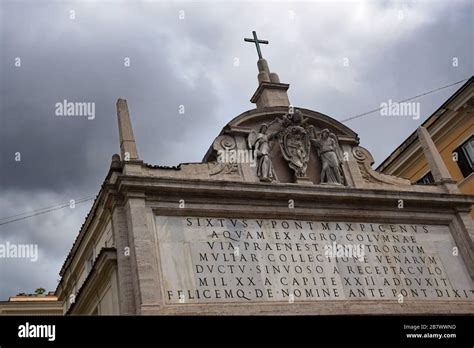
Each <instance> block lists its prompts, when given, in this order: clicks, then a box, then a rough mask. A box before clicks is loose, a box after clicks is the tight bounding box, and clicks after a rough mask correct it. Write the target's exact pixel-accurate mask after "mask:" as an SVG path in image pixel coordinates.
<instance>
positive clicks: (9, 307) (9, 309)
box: [0, 291, 63, 315]
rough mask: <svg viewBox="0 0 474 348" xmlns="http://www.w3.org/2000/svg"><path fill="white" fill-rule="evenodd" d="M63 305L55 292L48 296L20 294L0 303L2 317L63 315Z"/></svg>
mask: <svg viewBox="0 0 474 348" xmlns="http://www.w3.org/2000/svg"><path fill="white" fill-rule="evenodd" d="M62 314H63V307H62V303H61V302H59V301H58V298H57V297H56V296H55V295H54V292H53V291H50V292H49V293H47V294H18V295H16V296H12V297H10V298H9V299H8V301H0V315H62Z"/></svg>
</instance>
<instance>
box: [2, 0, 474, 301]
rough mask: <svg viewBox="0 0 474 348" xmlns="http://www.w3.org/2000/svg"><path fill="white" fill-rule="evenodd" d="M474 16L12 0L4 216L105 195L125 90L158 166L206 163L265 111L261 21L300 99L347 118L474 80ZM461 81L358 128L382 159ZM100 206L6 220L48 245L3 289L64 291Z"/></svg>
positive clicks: (438, 7)
mask: <svg viewBox="0 0 474 348" xmlns="http://www.w3.org/2000/svg"><path fill="white" fill-rule="evenodd" d="M71 11H74V16H75V18H74V19H71V15H72V12H71ZM473 11H474V8H473V2H472V1H457V0H454V1H425V2H423V1H416V2H406V1H404V2H395V1H393V2H392V1H380V2H379V1H368V2H362V1H361V2H299V3H289V2H268V1H265V2H258V1H256V2H243V1H242V2H241V1H233V2H227V3H226V2H217V1H209V2H197V3H191V2H170V1H146V2H145V1H134V2H132V1H81V2H78V1H64V2H59V1H7V0H0V154H1V157H0V168H1V172H0V218H2V217H6V216H10V215H15V214H18V213H22V212H25V211H30V210H34V209H37V208H41V207H46V206H51V205H54V204H56V203H59V202H67V201H69V200H70V199H77V198H81V197H86V196H93V195H95V194H96V193H97V192H98V189H99V187H100V184H101V183H102V181H103V179H104V177H105V175H106V173H107V171H108V168H109V165H110V158H111V156H112V154H113V153H117V152H119V147H118V140H117V137H118V136H117V133H118V131H117V121H116V111H115V102H116V100H117V98H118V97H124V98H126V99H127V100H128V105H129V108H130V112H131V117H132V123H133V127H134V132H135V136H136V139H137V146H138V151H139V155H140V157H141V158H142V159H143V160H144V161H145V162H148V163H151V164H166V165H176V164H178V163H180V162H195V161H200V160H201V159H202V157H203V155H204V153H205V152H206V150H207V148H208V147H209V145H210V144H211V143H212V141H213V139H214V137H215V136H217V134H218V133H219V131H220V130H221V128H222V127H223V126H224V125H225V124H226V123H227V122H228V121H230V120H231V119H232V118H234V117H235V116H237V115H238V114H240V113H242V112H244V111H246V110H248V109H252V108H253V104H251V103H250V102H249V99H250V97H251V96H252V94H253V92H254V91H255V89H256V87H257V68H256V60H257V56H256V52H255V48H254V46H252V45H251V44H248V43H244V42H243V38H244V37H249V36H251V31H252V30H256V31H257V33H258V34H259V36H260V37H261V38H262V39H267V40H269V41H270V45H265V46H263V48H262V50H263V55H264V57H265V58H267V60H268V62H269V66H270V69H271V70H272V71H275V72H277V73H278V74H279V75H280V79H281V81H282V82H285V83H289V84H290V90H289V97H290V101H291V102H292V104H293V105H295V106H301V107H305V108H308V109H313V110H316V111H319V112H322V113H325V114H327V115H329V116H331V117H334V118H335V119H338V120H342V119H345V118H347V117H350V116H352V115H355V114H360V113H363V112H366V111H369V110H372V109H374V108H377V107H379V106H380V104H381V103H382V102H386V101H388V100H389V99H392V100H401V99H404V98H407V97H411V96H414V95H417V94H420V93H423V92H425V91H428V90H431V89H434V88H437V87H441V86H444V85H447V84H449V83H452V82H456V81H459V80H462V79H465V78H468V77H469V76H471V75H473V71H474V69H473V61H474V59H473V58H474V54H473V47H474V45H473V32H474V28H473V23H474V21H473ZM183 17H184V18H183ZM17 58H20V59H21V66H15V62H16V61H18V60H17ZM126 58H129V59H130V66H129V67H127V66H125V65H124V60H125V59H126ZM454 58H456V59H457V61H458V66H453V59H454ZM236 59H237V60H238V62H239V64H238V65H237V66H236V65H235V62H236ZM345 59H346V62H348V65H347V64H346V65H347V66H345V65H344V61H345ZM459 87H460V85H458V86H455V87H452V88H449V89H445V90H443V91H441V92H437V93H434V94H431V95H429V96H426V97H423V98H421V99H419V102H420V107H421V117H420V118H419V119H418V120H413V119H412V118H407V117H392V118H387V117H382V116H380V114H379V113H374V114H372V115H368V116H366V117H363V118H360V119H357V120H353V121H350V122H348V123H347V125H348V126H349V127H351V128H352V129H354V130H355V131H356V132H357V133H358V134H359V136H360V138H361V144H362V146H364V147H366V148H368V149H369V150H370V151H371V152H372V154H373V155H374V158H375V160H376V163H380V162H381V161H382V160H383V159H384V158H385V157H386V156H387V155H388V154H390V152H391V151H392V150H393V149H394V148H395V147H396V146H397V145H399V144H400V143H401V142H402V141H403V140H404V139H405V138H406V137H407V136H408V135H409V134H410V133H411V132H412V131H413V130H415V128H416V127H417V126H418V125H419V124H421V123H422V122H423V121H424V120H425V119H426V118H427V117H428V116H429V115H431V113H432V112H433V111H434V110H436V108H438V107H439V106H440V105H441V104H442V103H443V102H444V101H445V100H446V99H447V98H448V97H449V96H450V95H451V94H452V93H453V92H454V91H455V90H456V89H457V88H459ZM64 99H67V100H68V101H73V102H94V103H95V105H96V115H95V119H93V120H88V119H87V118H86V117H75V118H72V117H69V118H68V117H58V116H55V104H56V103H57V102H61V101H62V100H64ZM180 105H184V107H185V113H184V114H180V113H179V106H180ZM17 152H19V153H21V161H15V153H17ZM89 208H90V203H85V204H82V205H78V206H76V208H74V209H70V208H66V209H62V210H58V211H54V212H51V213H48V214H44V215H39V216H37V217H33V218H30V219H25V220H21V221H18V222H15V223H11V224H6V225H3V226H0V243H6V241H9V242H11V243H26V244H30V243H37V244H38V246H39V259H38V261H37V262H30V261H28V260H19V259H0V300H5V299H6V298H8V296H10V295H14V294H16V293H18V292H33V291H34V289H36V288H37V287H40V286H41V287H45V288H47V289H51V290H54V289H55V287H56V284H57V279H58V278H59V275H58V272H59V269H60V267H61V265H62V263H63V261H64V258H65V256H66V255H67V253H68V251H69V249H70V247H71V245H72V241H73V240H74V238H75V236H76V235H77V233H78V231H79V228H80V226H81V224H82V223H83V221H84V218H85V215H86V214H87V211H88V210H89ZM0 222H1V221H0Z"/></svg>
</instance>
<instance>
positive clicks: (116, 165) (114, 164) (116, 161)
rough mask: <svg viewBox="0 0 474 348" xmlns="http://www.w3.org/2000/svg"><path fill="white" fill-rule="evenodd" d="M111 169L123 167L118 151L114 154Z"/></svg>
mask: <svg viewBox="0 0 474 348" xmlns="http://www.w3.org/2000/svg"><path fill="white" fill-rule="evenodd" d="M110 168H111V169H120V168H121V161H120V156H119V155H118V154H116V153H114V154H113V155H112V162H111V163H110Z"/></svg>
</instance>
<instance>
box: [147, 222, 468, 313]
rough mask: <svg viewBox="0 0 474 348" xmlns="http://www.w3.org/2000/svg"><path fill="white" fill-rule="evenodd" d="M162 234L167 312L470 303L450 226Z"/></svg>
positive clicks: (265, 226)
mask: <svg viewBox="0 0 474 348" xmlns="http://www.w3.org/2000/svg"><path fill="white" fill-rule="evenodd" d="M156 226H157V230H156V234H157V240H158V244H159V245H158V246H159V254H160V264H161V267H162V272H161V273H162V277H163V299H164V301H165V303H168V304H186V303H190V304H192V303H224V302H238V303H254V302H262V301H264V302H291V301H320V300H376V301H393V302H397V301H400V300H402V301H413V300H416V301H423V300H448V301H451V300H452V301H456V300H466V299H468V300H472V299H474V290H473V289H474V286H473V281H472V280H471V279H470V278H469V276H468V272H467V271H465V265H464V264H463V261H462V258H461V257H460V256H459V255H454V254H453V253H452V250H453V247H454V241H453V239H452V236H451V234H450V232H449V230H448V228H447V227H445V226H432V225H410V224H384V223H361V222H357V223H354V222H342V221H339V222H336V221H307V220H277V219H275V220H272V219H258V218H257V219H239V218H235V219H233V218H215V217H214V218H206V217H191V216H156ZM463 269H464V271H463Z"/></svg>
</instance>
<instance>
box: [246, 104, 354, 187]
mask: <svg viewBox="0 0 474 348" xmlns="http://www.w3.org/2000/svg"><path fill="white" fill-rule="evenodd" d="M273 139H275V140H278V143H279V146H280V150H281V154H282V156H283V158H284V159H285V161H286V162H287V164H288V166H289V167H290V168H291V169H292V171H293V172H294V175H295V177H296V178H297V179H300V178H301V179H304V178H306V176H307V175H306V171H307V169H308V161H309V155H310V151H311V148H312V147H314V148H315V150H316V153H317V156H318V158H319V159H320V161H321V183H322V184H334V185H344V182H345V180H344V175H343V171H342V155H341V150H340V146H339V142H338V139H337V136H336V135H335V134H334V133H332V132H330V131H329V130H328V129H323V130H322V131H317V130H316V128H315V127H314V126H312V125H309V124H308V123H307V119H305V118H304V117H303V114H302V113H301V111H300V110H297V109H296V110H294V112H293V113H287V114H285V115H284V116H283V117H281V118H280V117H277V118H275V119H274V120H273V121H272V122H270V123H269V124H263V125H261V126H260V129H259V131H258V132H256V131H255V130H253V131H252V132H250V134H249V135H248V138H247V143H248V147H249V149H251V150H253V151H254V152H255V155H256V157H257V176H258V177H259V179H260V181H264V182H272V181H278V179H277V176H276V174H275V170H274V167H273V162H272V158H271V156H270V150H271V145H270V141H271V140H273Z"/></svg>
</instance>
